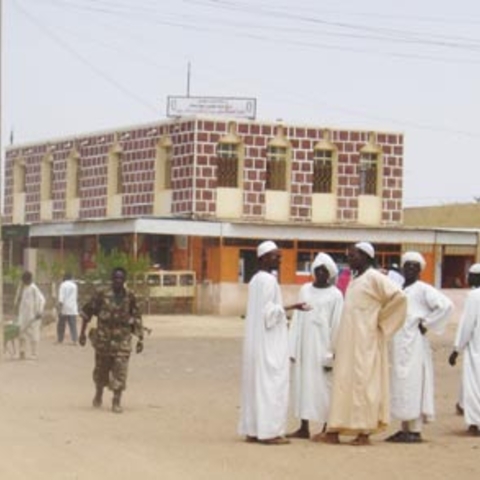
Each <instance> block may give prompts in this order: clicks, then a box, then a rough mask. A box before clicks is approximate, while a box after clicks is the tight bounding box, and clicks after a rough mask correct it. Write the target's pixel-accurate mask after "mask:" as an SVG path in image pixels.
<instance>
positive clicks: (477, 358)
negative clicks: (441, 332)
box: [454, 288, 480, 427]
mask: <svg viewBox="0 0 480 480" xmlns="http://www.w3.org/2000/svg"><path fill="white" fill-rule="evenodd" d="M454 348H455V350H457V351H458V352H463V353H464V358H463V375H462V390H463V392H462V393H463V395H462V396H463V398H462V400H463V409H464V412H465V413H464V418H465V423H466V424H467V425H477V426H478V427H480V288H476V289H475V290H472V291H471V292H469V294H468V296H467V299H466V300H465V306H464V310H463V314H462V317H461V318H460V322H459V324H458V328H457V335H456V338H455V344H454Z"/></svg>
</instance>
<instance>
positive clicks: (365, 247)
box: [355, 242, 375, 258]
mask: <svg viewBox="0 0 480 480" xmlns="http://www.w3.org/2000/svg"><path fill="white" fill-rule="evenodd" d="M355 248H356V249H358V250H361V251H362V252H364V253H366V254H367V255H368V256H369V257H370V258H375V249H374V248H373V245H372V244H371V243H368V242H358V243H356V244H355Z"/></svg>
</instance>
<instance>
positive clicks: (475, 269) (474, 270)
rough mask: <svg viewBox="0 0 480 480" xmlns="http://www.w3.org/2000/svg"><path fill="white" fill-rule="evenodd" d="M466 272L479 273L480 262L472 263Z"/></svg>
mask: <svg viewBox="0 0 480 480" xmlns="http://www.w3.org/2000/svg"><path fill="white" fill-rule="evenodd" d="M468 273H474V274H478V273H480V263H474V264H473V265H472V266H471V267H470V268H469V269H468Z"/></svg>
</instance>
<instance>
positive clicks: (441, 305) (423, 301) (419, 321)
mask: <svg viewBox="0 0 480 480" xmlns="http://www.w3.org/2000/svg"><path fill="white" fill-rule="evenodd" d="M401 264H402V268H403V276H404V278H405V283H404V287H403V291H404V293H405V295H406V296H407V317H406V320H405V323H404V325H403V327H402V328H401V329H400V330H399V331H398V332H397V333H396V334H395V335H394V337H393V341H392V348H391V354H392V355H391V360H392V368H391V385H392V391H391V398H392V403H391V407H392V415H393V417H395V418H397V419H398V420H400V421H401V422H402V428H401V430H399V431H398V432H397V433H395V434H393V435H391V436H390V437H388V438H387V439H386V440H387V442H395V443H419V442H421V441H422V435H421V432H422V424H423V421H432V420H433V418H434V416H435V398H434V376H433V361H432V351H431V348H430V343H429V341H428V338H427V336H426V333H427V331H432V332H434V333H436V334H438V335H441V334H442V333H443V332H444V330H445V325H446V323H447V320H448V318H449V316H450V314H451V312H452V309H453V304H452V302H451V301H450V300H449V299H448V298H447V297H446V296H445V295H443V293H441V292H439V291H438V290H437V289H436V288H434V287H432V286H431V285H428V284H427V283H425V282H422V281H421V280H420V279H419V278H420V272H421V271H422V270H423V269H424V268H425V265H426V262H425V259H424V258H423V256H422V254H420V253H419V252H406V253H404V254H403V255H402V260H401Z"/></svg>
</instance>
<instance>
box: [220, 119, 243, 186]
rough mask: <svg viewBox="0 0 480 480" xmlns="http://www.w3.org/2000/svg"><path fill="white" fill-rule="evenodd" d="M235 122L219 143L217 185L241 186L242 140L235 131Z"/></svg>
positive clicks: (229, 126) (230, 125) (230, 124)
mask: <svg viewBox="0 0 480 480" xmlns="http://www.w3.org/2000/svg"><path fill="white" fill-rule="evenodd" d="M235 128H236V125H235V122H230V123H229V124H228V133H227V135H225V136H224V137H222V138H221V139H220V140H219V142H218V144H217V187H227V188H239V186H240V178H239V171H240V161H241V158H240V150H241V149H240V147H241V140H240V138H239V137H238V136H237V135H236V133H235Z"/></svg>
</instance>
